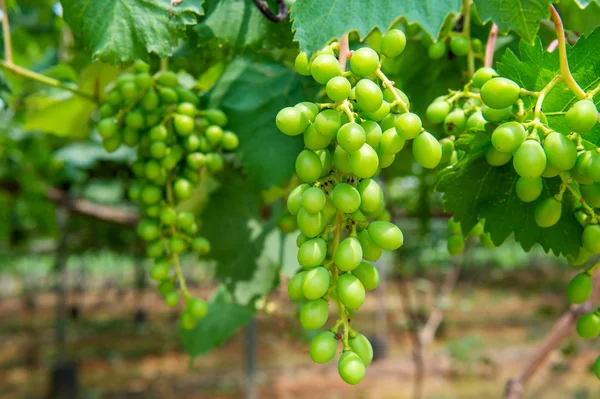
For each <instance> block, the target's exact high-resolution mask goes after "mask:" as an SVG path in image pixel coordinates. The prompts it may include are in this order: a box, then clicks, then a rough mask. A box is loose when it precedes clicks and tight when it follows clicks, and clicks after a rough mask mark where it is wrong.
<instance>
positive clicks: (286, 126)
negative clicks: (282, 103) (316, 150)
mask: <svg viewBox="0 0 600 399" xmlns="http://www.w3.org/2000/svg"><path fill="white" fill-rule="evenodd" d="M334 112H335V111H334ZM275 123H276V124H277V128H278V129H279V130H280V131H281V132H282V133H283V134H286V135H288V136H297V135H299V134H302V132H304V131H305V130H306V128H307V127H308V124H309V121H308V118H307V117H306V115H305V114H304V113H303V112H302V111H301V110H299V109H297V108H294V107H286V108H283V109H282V110H281V111H279V113H278V114H277V117H276V118H275Z"/></svg>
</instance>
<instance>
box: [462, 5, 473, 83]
mask: <svg viewBox="0 0 600 399" xmlns="http://www.w3.org/2000/svg"><path fill="white" fill-rule="evenodd" d="M462 14H463V16H464V20H463V32H462V33H463V35H464V36H465V37H466V38H467V40H468V41H469V51H468V52H467V72H468V74H469V78H471V77H472V76H473V73H474V72H475V52H474V51H473V43H472V42H471V0H463V9H462Z"/></svg>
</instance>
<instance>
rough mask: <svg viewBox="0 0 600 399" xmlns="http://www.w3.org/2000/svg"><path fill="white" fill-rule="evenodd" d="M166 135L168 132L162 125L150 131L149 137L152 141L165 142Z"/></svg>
mask: <svg viewBox="0 0 600 399" xmlns="http://www.w3.org/2000/svg"><path fill="white" fill-rule="evenodd" d="M168 135H169V132H168V131H167V128H166V127H164V126H162V125H158V126H154V127H153V128H152V129H150V136H149V137H150V140H152V141H165V140H166V139H167V136H168Z"/></svg>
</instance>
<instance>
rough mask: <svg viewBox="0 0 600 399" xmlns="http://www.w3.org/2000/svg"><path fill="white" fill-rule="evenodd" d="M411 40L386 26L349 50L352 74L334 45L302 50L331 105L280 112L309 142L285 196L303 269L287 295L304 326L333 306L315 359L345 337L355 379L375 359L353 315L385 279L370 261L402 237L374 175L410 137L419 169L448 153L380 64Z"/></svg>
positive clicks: (288, 127) (342, 370)
mask: <svg viewBox="0 0 600 399" xmlns="http://www.w3.org/2000/svg"><path fill="white" fill-rule="evenodd" d="M405 45H406V37H405V36H404V33H403V32H402V31H399V30H395V29H393V30H390V31H389V32H387V33H386V34H385V35H384V36H383V37H382V38H381V42H380V54H378V53H377V52H376V51H375V50H373V49H372V48H370V47H362V48H360V49H358V50H356V51H354V52H353V53H350V54H349V58H350V62H349V64H350V68H351V71H348V72H344V69H345V65H343V66H342V65H340V61H339V59H338V57H339V45H338V44H337V43H334V44H333V45H331V46H328V47H326V48H325V49H323V50H321V51H320V52H318V53H317V54H315V56H314V57H313V58H312V59H311V60H309V59H308V57H307V56H306V54H304V53H301V54H300V55H299V56H298V57H297V58H296V62H295V67H296V70H297V71H298V73H300V74H302V75H305V76H312V77H313V78H314V79H315V80H316V81H317V82H319V83H322V84H324V85H325V93H326V96H327V100H326V101H327V102H324V103H311V102H303V103H300V104H297V105H295V106H294V107H287V108H284V109H282V110H281V111H280V112H279V113H278V115H277V118H276V124H277V127H278V128H279V130H280V131H281V132H283V133H284V134H286V135H289V136H297V135H300V134H304V136H303V137H304V145H305V149H304V150H303V151H302V152H301V153H300V154H299V155H298V157H297V158H296V164H295V169H296V174H297V176H298V177H299V179H300V180H301V181H302V183H301V184H299V185H298V186H297V187H295V188H293V189H292V190H291V192H290V194H289V196H288V198H287V208H288V210H289V212H290V214H291V215H293V217H295V218H296V225H297V227H298V228H299V230H300V235H299V236H298V239H297V244H298V248H299V249H298V262H299V264H300V266H302V269H301V270H300V271H299V272H298V273H297V274H296V275H295V276H294V277H292V279H291V280H290V282H289V285H288V293H289V296H290V298H291V299H292V300H294V301H303V302H304V304H303V306H302V308H301V310H300V316H299V318H300V323H301V324H302V326H303V327H304V328H305V329H308V330H318V329H321V328H322V327H323V326H324V325H325V324H326V322H327V320H328V317H329V306H328V303H329V302H330V301H331V302H334V303H335V304H336V306H337V308H338V310H339V313H340V319H339V320H338V321H337V322H336V323H335V324H334V325H333V327H332V328H331V329H329V330H326V331H323V332H321V333H319V334H318V335H317V336H316V337H315V338H314V339H313V341H312V343H311V345H310V355H311V358H312V359H313V361H315V362H317V363H326V362H328V361H330V360H331V359H333V357H334V356H335V354H336V351H337V347H338V341H339V340H341V341H342V345H343V354H342V355H341V357H340V359H339V362H338V371H339V374H340V376H341V377H342V379H343V380H344V381H346V382H347V383H349V384H357V383H359V382H360V381H361V380H362V378H363V377H364V375H365V370H366V366H368V365H369V364H370V363H371V361H372V358H373V349H372V347H371V344H370V343H369V341H368V340H367V338H365V337H364V335H362V334H360V333H358V332H357V331H356V330H354V329H353V328H351V327H350V322H351V317H352V313H353V312H354V311H356V310H357V309H359V308H360V307H361V306H362V305H363V303H364V301H365V290H372V289H375V288H376V287H377V286H378V284H379V273H378V271H377V268H376V267H374V266H373V265H372V264H370V263H368V262H374V261H376V260H377V259H379V257H380V256H381V255H382V251H383V250H389V251H393V250H396V249H398V248H399V247H400V246H401V245H402V244H403V240H404V238H403V235H402V232H401V231H400V229H399V228H398V227H397V226H395V225H394V224H392V223H390V222H389V219H390V216H389V213H387V212H386V210H385V200H384V193H383V190H382V188H381V186H380V185H379V184H378V183H377V181H376V180H375V179H374V176H375V175H377V174H378V173H379V171H380V170H381V169H382V168H386V167H388V166H390V165H391V164H392V162H393V161H394V159H395V157H396V154H398V153H399V152H400V150H402V148H403V147H404V145H405V143H406V141H407V140H413V142H412V150H413V154H414V157H415V159H416V160H417V162H419V163H420V164H421V165H422V166H423V167H426V168H435V167H436V166H437V165H438V164H439V163H440V160H441V157H442V148H441V145H440V143H439V142H438V141H437V139H436V138H435V137H434V136H433V135H431V134H430V133H428V132H426V131H424V129H423V127H422V123H421V119H420V118H419V117H418V116H417V115H415V114H414V113H411V112H409V111H408V108H409V104H408V99H407V98H406V96H405V94H404V93H403V92H402V91H400V90H399V89H397V88H395V87H394V83H393V82H391V81H389V80H388V79H387V77H386V76H385V74H384V73H383V72H381V62H382V61H383V60H384V59H385V58H389V57H396V56H398V55H400V53H402V51H403V50H404V47H405ZM373 219H375V220H374V221H372V220H373ZM287 224H289V223H287ZM287 224H286V225H287ZM289 227H290V226H287V227H286V228H287V229H289ZM340 327H341V328H342V332H341V333H339V330H340Z"/></svg>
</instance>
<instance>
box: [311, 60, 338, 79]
mask: <svg viewBox="0 0 600 399" xmlns="http://www.w3.org/2000/svg"><path fill="white" fill-rule="evenodd" d="M310 73H311V75H312V77H313V78H314V79H315V80H316V81H317V82H319V83H321V84H326V83H327V82H328V81H329V79H331V78H333V77H335V76H339V75H340V73H341V70H340V63H339V61H338V60H337V58H335V57H334V56H333V55H329V54H321V55H319V56H317V57H316V58H315V59H314V60H313V61H312V63H311V65H310Z"/></svg>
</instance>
